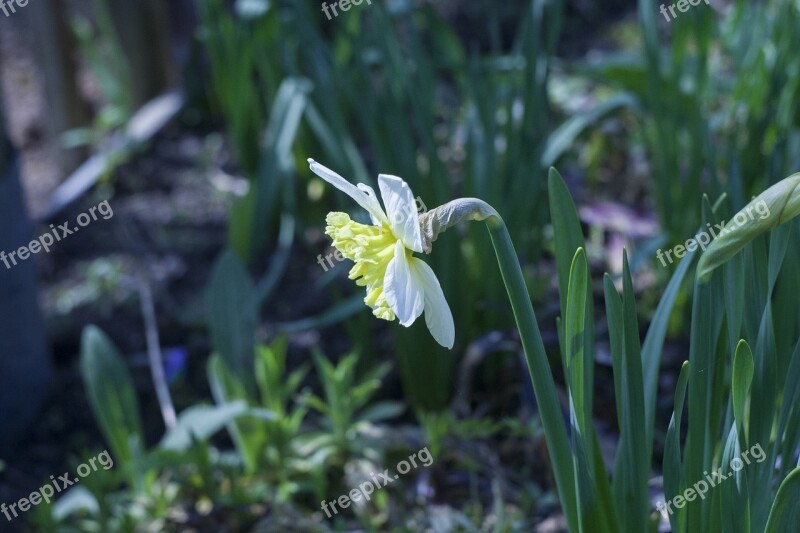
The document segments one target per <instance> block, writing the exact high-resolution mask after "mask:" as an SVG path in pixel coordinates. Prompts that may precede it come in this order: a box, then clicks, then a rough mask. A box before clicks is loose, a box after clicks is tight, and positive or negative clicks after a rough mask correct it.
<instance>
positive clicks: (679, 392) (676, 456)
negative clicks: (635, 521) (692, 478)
mask: <svg viewBox="0 0 800 533" xmlns="http://www.w3.org/2000/svg"><path fill="white" fill-rule="evenodd" d="M688 383H689V361H684V363H683V366H681V373H680V375H679V376H678V383H677V384H676V385H675V403H674V406H673V411H672V418H671V419H670V421H669V428H668V429H667V438H666V442H665V443H664V468H663V470H664V496H665V498H666V500H667V501H669V500H671V499H672V498H674V497H675V496H677V495H678V494H680V493H681V492H682V489H683V486H684V483H685V476H684V475H683V472H684V469H683V462H682V460H681V441H680V438H681V418H682V416H683V403H684V400H685V399H686V386H687V384H688ZM685 514H686V508H685V507H683V508H681V509H674V510H673V513H672V514H670V515H669V522H670V525H671V526H672V531H673V533H682V532H683V531H686V529H685V525H686V521H685V516H684V515H685Z"/></svg>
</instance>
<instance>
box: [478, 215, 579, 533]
mask: <svg viewBox="0 0 800 533" xmlns="http://www.w3.org/2000/svg"><path fill="white" fill-rule="evenodd" d="M485 221H486V225H487V227H488V228H489V235H490V236H491V239H492V244H493V245H494V250H495V253H496V254H497V262H498V264H499V265H500V273H501V274H502V276H503V282H504V283H505V286H506V290H507V291H508V298H509V300H510V301H511V309H512V310H513V311H514V318H515V320H516V322H517V328H518V329H519V334H520V338H521V339H522V347H523V349H524V351H525V360H526V361H527V363H528V371H529V372H530V376H531V382H532V383H533V391H534V393H535V395H536V401H537V403H538V405H539V414H540V417H541V420H542V425H543V426H544V433H545V438H546V439H547V448H548V450H549V452H550V457H551V458H552V460H553V470H554V473H555V479H556V485H557V488H558V494H559V499H560V500H561V505H562V508H563V512H564V515H565V516H566V519H567V525H568V527H569V530H570V531H578V509H577V502H576V497H575V478H574V471H573V463H572V455H571V452H570V447H569V441H568V439H567V429H566V424H565V423H564V417H563V416H562V413H561V408H560V405H559V402H558V395H557V392H556V385H555V381H554V380H553V374H552V372H551V371H550V364H549V362H548V360H547V353H546V352H545V349H544V343H543V342H542V334H541V332H540V331H539V326H538V324H537V322H536V315H535V314H534V312H533V306H532V305H531V300H530V297H529V296H528V287H527V285H526V284H525V278H524V277H523V275H522V269H521V268H520V265H519V259H518V257H517V253H516V252H515V251H514V244H513V243H512V242H511V237H510V236H509V234H508V229H507V228H506V224H505V222H503V219H502V218H500V216H499V215H493V216H491V217H489V218H487V219H486V220H485Z"/></svg>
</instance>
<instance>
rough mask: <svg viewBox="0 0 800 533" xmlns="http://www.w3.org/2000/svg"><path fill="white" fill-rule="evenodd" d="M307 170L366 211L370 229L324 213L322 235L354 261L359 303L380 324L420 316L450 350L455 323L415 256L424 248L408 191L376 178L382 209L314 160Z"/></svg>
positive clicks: (394, 180) (367, 191)
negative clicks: (361, 300) (362, 289)
mask: <svg viewBox="0 0 800 533" xmlns="http://www.w3.org/2000/svg"><path fill="white" fill-rule="evenodd" d="M308 163H309V165H310V167H311V171H312V172H314V174H316V175H317V176H319V177H320V178H322V179H324V180H325V181H327V182H328V183H330V184H331V185H333V186H334V187H336V188H337V189H339V190H340V191H342V192H344V193H346V194H347V195H348V196H350V197H351V198H352V199H353V200H355V201H356V202H357V203H358V205H360V206H361V207H363V208H364V209H366V210H367V212H368V213H369V215H370V218H371V219H372V224H373V225H372V226H369V225H366V224H359V223H358V222H354V221H353V220H351V219H350V217H349V216H348V215H347V214H346V213H339V212H333V213H328V216H327V218H326V222H327V224H328V226H327V227H326V228H325V233H326V234H327V235H328V236H330V237H331V238H332V239H333V246H334V247H335V248H336V249H337V250H339V252H341V254H342V255H343V256H344V257H346V258H347V259H350V260H352V261H354V262H355V266H354V267H353V268H352V269H351V270H350V275H349V277H350V279H352V280H355V281H356V284H357V285H359V286H362V287H366V288H367V296H366V297H365V298H364V303H365V304H367V305H368V306H369V307H371V308H372V313H373V314H374V315H375V316H376V317H378V318H381V319H383V320H394V319H395V317H396V318H397V319H398V321H399V322H400V324H401V325H403V326H406V327H408V326H410V325H411V324H413V323H414V321H415V320H416V319H417V317H419V316H420V315H421V314H422V312H423V311H424V312H425V323H426V324H427V325H428V329H429V330H430V332H431V335H433V338H434V339H436V342H438V343H439V344H441V345H442V346H444V347H446V348H452V347H453V342H454V340H455V325H454V324H453V315H452V313H451V312H450V307H449V306H448V305H447V301H446V300H445V298H444V293H443V292H442V287H441V285H439V280H438V279H436V275H435V274H434V273H433V270H431V267H429V266H428V265H427V263H425V262H424V261H422V260H421V259H418V258H416V257H414V255H413V253H414V252H418V253H420V252H422V251H423V249H424V246H423V239H422V232H421V230H420V218H419V213H417V205H416V202H415V200H414V195H413V194H411V189H410V188H409V186H408V184H407V183H406V182H405V181H403V179H401V178H398V177H397V176H389V175H386V174H380V175H379V176H378V186H379V188H380V190H381V197H382V198H383V203H384V205H385V206H386V210H385V211H384V210H383V208H381V204H380V202H379V201H378V197H377V196H376V195H375V191H374V190H373V189H372V187H370V186H368V185H364V184H363V183H359V184H358V186H355V185H353V184H352V183H350V182H348V181H347V180H346V179H344V178H343V177H341V176H340V175H338V174H336V173H335V172H333V171H332V170H330V169H328V168H326V167H324V166H322V165H320V164H319V163H317V162H316V161H314V160H313V159H309V160H308Z"/></svg>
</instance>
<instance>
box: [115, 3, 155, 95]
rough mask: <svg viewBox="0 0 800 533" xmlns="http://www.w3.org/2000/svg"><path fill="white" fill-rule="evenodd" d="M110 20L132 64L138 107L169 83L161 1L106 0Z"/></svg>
mask: <svg viewBox="0 0 800 533" xmlns="http://www.w3.org/2000/svg"><path fill="white" fill-rule="evenodd" d="M109 8H110V11H111V19H112V21H113V23H114V27H115V29H116V30H117V32H118V36H119V41H120V44H121V46H122V49H123V52H124V53H125V56H126V57H127V58H128V63H129V64H130V66H131V74H132V87H131V91H132V93H133V104H134V107H139V106H141V105H142V104H144V103H146V102H147V101H148V100H150V99H151V98H154V97H155V96H158V95H159V94H161V93H162V92H164V91H165V90H166V89H167V87H168V86H169V82H170V79H169V75H170V48H169V24H168V22H167V17H166V11H165V7H164V2H163V0H137V1H136V2H131V1H130V0H109Z"/></svg>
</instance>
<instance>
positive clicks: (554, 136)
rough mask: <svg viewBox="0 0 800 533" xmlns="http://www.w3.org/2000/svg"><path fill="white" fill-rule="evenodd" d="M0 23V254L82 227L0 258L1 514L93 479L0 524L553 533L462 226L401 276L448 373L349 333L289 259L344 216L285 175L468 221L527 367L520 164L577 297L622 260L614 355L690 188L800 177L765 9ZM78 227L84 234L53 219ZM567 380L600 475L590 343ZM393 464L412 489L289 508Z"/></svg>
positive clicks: (682, 327) (794, 44) (532, 440)
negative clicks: (434, 305) (583, 280)
mask: <svg viewBox="0 0 800 533" xmlns="http://www.w3.org/2000/svg"><path fill="white" fill-rule="evenodd" d="M8 1H9V0H6V2H8ZM328 4H330V5H328ZM5 5H6V6H9V9H8V11H7V13H5V11H0V87H1V88H2V112H1V113H0V115H1V116H2V118H0V250H3V251H5V252H6V253H7V254H8V253H10V252H12V251H15V250H18V249H19V248H20V247H22V246H29V243H30V242H31V240H33V239H39V236H40V235H44V234H46V233H51V234H52V232H53V231H58V230H56V229H55V228H56V227H57V226H60V225H62V224H64V223H69V227H75V226H76V225H79V226H80V229H81V231H80V233H78V232H75V233H74V234H71V235H68V236H65V237H64V239H63V240H58V241H57V242H56V243H54V244H53V245H52V246H51V247H50V251H49V252H46V251H40V252H39V253H34V254H33V255H32V256H31V257H30V258H28V259H26V260H22V254H18V255H19V260H18V264H16V265H14V264H11V265H10V266H8V265H9V263H6V264H3V265H0V502H7V503H11V502H14V501H17V500H18V499H19V498H21V497H23V496H26V495H29V494H30V493H31V492H32V491H34V490H36V489H37V488H38V487H39V486H41V485H42V484H43V483H44V482H46V481H47V480H48V479H49V476H51V475H56V476H57V475H59V474H61V473H63V472H65V471H68V470H71V469H74V468H75V466H76V465H78V464H80V463H83V462H85V461H86V460H88V459H89V458H90V457H94V456H96V455H97V453H98V452H100V451H102V450H105V449H107V450H108V451H109V452H110V454H111V456H112V457H113V458H114V461H115V464H114V467H113V468H111V469H109V470H98V471H97V472H94V473H93V474H92V475H91V476H88V477H86V478H85V479H82V480H81V483H80V484H79V485H76V487H73V488H72V489H71V490H70V491H69V492H67V493H65V494H62V495H59V496H60V497H59V498H58V499H57V500H56V503H55V504H48V505H45V504H42V505H38V506H35V507H34V508H32V509H31V510H30V511H28V512H26V513H24V514H23V515H22V516H21V517H19V518H15V519H14V520H11V521H6V519H5V518H4V517H0V530H2V531H5V530H6V529H7V528H8V530H9V531H15V530H20V531H23V530H36V531H56V530H64V531H76V530H80V531H326V530H334V529H336V530H381V531H383V530H387V531H388V530H393V531H406V530H410V531H418V530H419V531H421V530H429V531H452V530H464V531H472V530H478V531H484V530H485V531H532V530H535V531H561V530H564V527H565V526H564V522H563V518H562V517H561V515H560V511H559V508H558V501H557V498H556V496H555V493H554V485H553V478H552V474H551V472H550V469H549V459H548V454H547V450H546V446H545V443H544V438H543V435H542V433H541V430H540V428H539V422H538V417H537V407H536V402H535V400H534V397H533V392H532V390H531V388H530V384H529V382H528V380H527V378H526V373H527V369H526V367H525V362H524V359H523V357H522V349H521V346H520V343H519V338H518V335H517V333H516V329H515V326H514V319H513V315H512V314H511V310H510V307H509V305H508V303H507V299H506V294H505V288H504V286H503V285H502V280H501V278H500V275H499V271H498V269H497V267H496V262H495V257H494V253H493V251H492V249H491V244H490V241H489V238H488V234H487V233H486V231H485V229H483V228H482V227H480V226H479V225H473V226H469V227H468V226H465V227H463V228H461V227H460V228H458V229H457V230H453V231H451V232H449V233H448V234H447V235H446V236H443V237H442V238H440V239H439V241H437V243H436V252H435V253H434V254H432V255H430V256H428V257H426V261H428V262H429V264H430V265H431V266H432V268H433V270H434V271H435V272H436V274H437V276H438V277H439V279H440V281H441V283H442V286H443V290H444V293H445V295H446V298H447V300H448V302H449V304H450V307H451V309H452V311H453V314H454V318H455V323H456V343H455V347H454V349H453V350H452V351H448V350H445V349H442V348H441V347H439V346H438V345H437V344H436V343H435V342H434V341H433V339H432V338H431V337H430V334H429V333H428V331H427V328H426V327H425V324H423V323H421V321H418V322H417V323H415V324H414V325H413V326H412V327H410V328H407V329H406V328H402V327H400V326H399V325H398V324H396V323H386V322H383V321H379V320H375V319H374V317H373V316H372V314H371V313H370V312H369V310H368V309H366V308H365V306H364V304H363V302H362V300H363V297H364V295H363V292H362V291H363V289H362V288H360V287H356V286H355V285H354V284H353V283H352V282H351V281H350V280H348V279H347V273H348V271H349V268H350V266H351V264H350V263H349V262H348V261H345V262H342V263H339V262H337V261H336V260H335V259H333V260H332V261H331V262H325V261H320V257H322V258H324V257H326V256H328V254H330V253H331V252H332V251H333V250H332V249H331V247H330V240H329V239H328V238H327V237H326V236H325V234H324V225H325V223H324V220H325V215H326V213H327V212H328V211H331V210H344V211H348V212H352V213H353V216H354V217H357V216H358V217H360V218H358V219H359V220H361V221H365V219H364V216H363V214H358V215H357V214H356V209H355V206H354V205H353V203H352V202H351V201H350V199H349V198H347V197H346V196H344V195H342V194H339V193H338V191H336V190H334V189H333V188H332V187H330V186H329V185H327V184H325V183H324V182H322V181H321V180H320V179H319V178H317V177H316V176H314V175H313V174H312V173H311V172H310V171H309V170H308V167H307V164H306V163H305V161H306V159H307V158H308V157H312V158H314V159H316V160H317V161H319V162H320V163H323V164H324V165H326V166H328V167H330V168H332V169H334V170H335V171H337V172H338V173H340V174H342V175H343V176H345V177H346V178H347V179H348V180H350V181H351V182H361V183H368V184H372V185H373V186H374V185H375V183H376V177H377V174H378V173H388V174H394V175H398V176H402V177H403V178H404V179H405V180H406V181H407V182H408V183H409V185H410V187H411V189H412V191H413V192H414V195H415V196H419V197H420V198H421V199H422V201H423V202H424V205H425V206H427V207H428V208H432V207H435V206H437V205H440V204H443V203H445V202H447V201H449V200H451V199H454V198H457V197H464V196H475V197H479V198H481V199H483V200H485V201H487V202H489V203H490V204H491V205H493V206H494V207H495V208H496V209H497V210H498V211H499V212H500V213H501V214H502V216H503V218H504V219H505V221H506V224H507V225H508V227H509V230H510V232H511V236H512V239H513V241H514V243H515V246H516V249H517V252H518V254H519V256H520V259H521V261H522V264H523V267H524V269H525V274H526V277H527V281H528V286H529V287H530V289H531V291H530V292H531V294H530V296H531V298H532V300H533V302H534V307H535V308H536V310H537V317H538V319H539V322H540V327H541V328H542V332H543V336H544V341H545V345H546V347H547V348H548V350H552V356H553V359H552V361H553V362H554V363H557V362H558V360H559V356H558V335H557V333H556V331H557V330H556V316H557V315H558V313H559V298H558V293H557V282H556V279H555V264H554V260H553V256H554V251H553V244H552V227H551V225H550V213H549V207H548V201H547V194H546V184H547V180H546V176H547V171H548V168H549V167H550V166H556V167H557V168H558V169H559V170H560V172H561V173H562V175H563V176H564V178H565V180H566V182H567V185H568V187H569V189H570V192H571V193H572V195H573V197H574V199H575V203H576V205H577V206H578V207H579V214H580V218H581V222H582V224H583V230H584V235H585V237H586V241H587V254H588V258H589V264H590V267H591V270H592V278H593V279H594V280H596V281H595V283H596V284H597V287H596V288H595V289H596V290H595V293H596V297H597V298H599V295H600V294H601V293H602V287H601V286H600V285H601V284H599V280H600V277H601V274H602V272H609V273H610V274H612V276H616V275H619V273H620V272H621V270H622V249H623V248H626V249H627V251H628V254H629V257H630V258H631V267H632V271H633V274H634V282H635V283H634V286H635V289H636V292H637V297H638V300H639V303H640V306H639V309H638V312H639V321H640V324H641V325H642V328H643V331H646V326H647V324H648V320H649V318H650V317H651V316H652V314H653V311H654V309H655V305H656V304H657V302H658V298H659V295H660V294H661V292H662V291H663V289H664V286H665V284H666V282H667V281H668V280H669V278H670V276H671V273H672V272H673V271H674V269H675V267H676V266H677V263H675V264H670V263H667V264H662V263H661V262H660V261H658V260H657V259H656V251H657V250H660V249H665V250H666V249H670V248H672V246H674V245H675V244H680V243H682V242H684V241H686V240H687V239H689V238H690V237H692V236H693V235H694V233H695V231H696V229H697V227H698V226H699V225H700V223H701V201H702V198H703V195H707V196H708V198H709V199H710V200H711V202H713V201H714V200H716V199H717V198H718V197H719V196H720V195H721V194H723V193H724V194H726V195H727V196H728V198H729V201H730V202H731V204H732V205H733V206H734V207H735V208H736V209H738V208H740V207H742V206H743V205H744V204H745V203H747V201H749V199H750V197H751V196H752V195H753V194H755V193H757V192H759V191H761V190H763V189H764V188H765V187H767V186H768V185H770V184H772V183H775V182H776V181H778V180H779V179H781V178H783V177H785V176H787V175H788V174H790V173H792V172H796V171H797V170H798V168H800V135H798V127H799V126H800V108H798V98H800V56H798V54H797V50H798V49H800V33H798V32H797V31H796V29H797V24H798V11H799V10H800V3H798V2H797V1H796V0H765V1H763V2H745V1H738V2H734V1H724V0H712V1H711V3H710V5H709V4H707V3H706V2H700V3H699V4H698V5H696V6H690V7H688V9H687V10H686V11H680V10H679V11H676V13H677V16H675V17H674V18H673V17H668V16H666V15H665V14H663V13H662V12H660V11H659V7H660V4H658V3H657V1H656V0H641V1H639V2H638V3H636V2H634V1H625V0H613V1H609V2H604V3H603V4H602V5H600V4H597V3H594V2H589V1H586V0H533V1H528V0H513V1H512V0H510V1H507V2H502V3H493V2H489V1H488V0H486V1H467V0H428V1H424V0H372V2H367V1H363V2H361V3H360V4H358V5H356V4H355V2H352V3H350V2H347V1H345V0H342V1H340V2H336V3H332V2H328V3H327V4H325V6H326V8H325V9H323V5H321V4H320V2H318V1H310V2H309V1H306V0H294V1H292V2H288V1H269V0H238V1H223V0H194V1H191V0H171V1H170V2H159V1H158V0H139V1H137V2H129V1H122V0H92V1H89V0H74V1H66V0H48V1H43V0H42V1H38V0H37V1H34V2H30V3H28V4H26V5H24V6H20V5H18V4H16V5H14V8H15V9H14V10H12V9H11V8H10V6H11V5H13V4H5ZM333 6H335V8H334V7H333ZM345 7H347V9H345ZM0 9H2V8H1V7H0ZM334 13H336V14H335V15H334ZM101 205H105V206H107V208H108V210H107V211H102V210H100V208H98V206H101ZM93 208H96V209H95V210H94V212H95V213H98V212H99V213H101V214H102V213H107V212H112V213H113V214H112V215H111V216H97V217H93V218H92V220H91V222H90V223H87V224H85V227H84V224H83V223H82V222H81V220H84V221H85V220H88V218H87V217H86V214H90V213H91V212H92V209H93ZM103 209H105V208H103ZM81 215H84V216H83V218H81ZM76 221H77V223H78V224H76ZM58 234H59V235H61V233H58ZM31 248H32V247H31ZM31 251H32V250H31ZM686 292H688V291H684V290H682V291H681V293H680V295H679V296H678V300H677V304H676V305H677V306H678V308H679V309H678V312H676V313H673V316H672V319H671V322H670V325H669V333H668V341H667V343H666V347H665V350H664V355H663V370H662V374H661V378H660V379H661V382H662V385H663V389H664V391H665V393H664V395H663V398H662V397H661V396H659V400H658V406H659V409H660V411H659V414H658V417H657V422H656V425H657V431H659V432H661V433H660V434H662V435H663V430H664V427H665V426H666V423H667V422H668V419H669V411H668V410H670V409H671V408H672V401H673V397H672V390H673V388H674V382H675V380H676V376H677V372H678V370H679V368H680V364H681V362H682V361H683V360H685V359H686V357H687V353H686V337H687V335H688V323H687V322H686V320H685V318H684V315H685V314H684V313H682V312H680V310H681V309H682V310H684V311H685V310H687V309H688V302H690V295H689V294H686ZM600 307H602V306H600ZM599 322H600V320H599V319H598V323H599ZM595 358H596V364H597V365H598V368H597V373H596V382H597V383H596V385H597V392H596V393H597V397H596V398H595V404H596V409H595V412H596V413H595V425H596V427H597V428H598V433H599V434H600V440H601V448H602V449H603V451H604V453H608V454H609V456H610V457H613V453H614V450H615V447H616V442H617V439H618V437H617V435H618V430H617V427H616V416H615V403H614V397H613V379H612V375H611V370H610V360H611V356H610V353H609V349H608V339H607V337H604V336H602V335H601V336H599V337H598V339H597V346H595ZM553 368H554V372H555V373H556V378H557V380H560V379H561V378H560V377H559V375H558V374H559V370H558V368H560V367H558V366H557V365H556V366H554V367H553ZM564 407H565V413H566V412H567V411H566V409H567V404H566V403H565V404H564ZM423 447H427V449H428V450H429V451H430V453H431V455H432V457H433V463H432V465H431V466H430V467H425V468H418V469H415V470H413V471H412V472H411V473H409V474H408V475H405V476H403V477H402V478H401V479H400V480H398V482H396V483H393V484H392V485H391V486H390V487H387V488H386V489H384V490H383V491H381V492H380V493H379V494H378V495H376V497H375V498H374V500H372V501H370V502H369V503H367V504H365V505H362V506H358V507H356V506H354V507H353V508H352V509H349V510H347V511H346V512H343V513H339V514H338V515H337V516H335V517H334V518H329V517H327V516H325V514H324V512H323V511H322V510H321V509H320V506H319V504H318V503H317V502H319V501H320V500H322V499H327V500H333V499H334V498H335V497H336V495H338V494H346V493H347V492H348V491H349V489H350V488H352V487H354V486H357V483H358V482H357V480H359V479H362V478H363V477H364V475H366V474H365V473H369V472H382V471H383V470H384V469H385V468H387V467H390V466H393V465H395V464H396V463H397V462H398V461H399V460H400V459H403V458H406V457H408V456H409V455H410V454H411V453H413V452H414V451H416V450H419V449H421V448H423ZM658 447H659V444H658V443H657V444H656V456H658V457H660V455H661V454H660V451H658ZM659 468H660V466H659V465H658V464H654V465H653V469H654V471H655V472H657V471H658V470H659ZM655 490H657V489H655Z"/></svg>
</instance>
